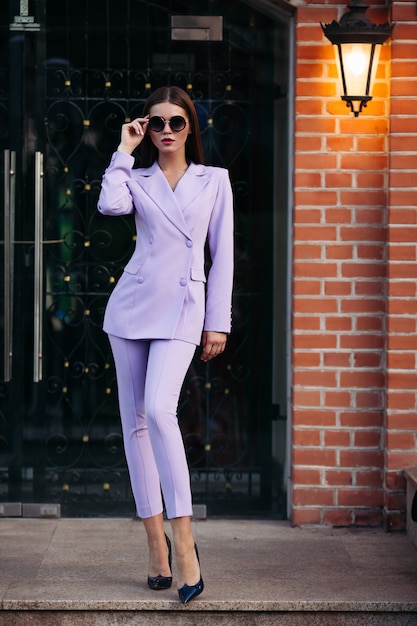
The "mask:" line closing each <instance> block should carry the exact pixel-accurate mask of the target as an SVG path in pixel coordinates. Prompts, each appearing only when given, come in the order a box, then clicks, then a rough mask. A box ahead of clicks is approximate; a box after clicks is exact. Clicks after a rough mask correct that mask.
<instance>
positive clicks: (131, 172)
mask: <svg viewBox="0 0 417 626" xmlns="http://www.w3.org/2000/svg"><path fill="white" fill-rule="evenodd" d="M133 163H134V159H133V157H132V156H130V155H128V154H125V153H122V152H115V153H114V154H113V156H112V159H111V163H110V165H109V167H108V168H107V170H106V171H105V173H104V176H103V181H102V187H101V192H100V197H99V200H98V209H99V211H100V212H101V213H103V214H105V215H127V214H129V213H134V215H135V222H136V233H137V238H136V248H135V251H134V253H133V255H132V257H131V259H130V261H129V262H128V263H127V265H126V267H125V268H124V272H123V274H122V276H121V277H120V279H119V281H118V283H117V285H116V287H115V288H114V290H113V292H112V294H111V296H110V298H109V301H108V304H107V307H106V312H105V316H104V324H103V328H104V330H105V331H106V332H107V333H109V334H111V335H116V336H118V337H124V338H127V339H181V340H183V341H188V342H191V343H195V344H196V345H198V344H199V343H200V341H201V333H202V330H203V329H204V330H214V331H221V332H226V333H228V332H230V328H231V300H232V284H233V199H232V190H231V185H230V180H229V175H228V172H227V170H225V169H223V168H220V167H208V166H205V165H196V164H194V163H191V164H190V166H189V168H188V170H187V171H186V173H185V174H184V176H183V177H182V178H181V180H180V181H179V183H178V185H177V187H176V189H175V191H172V189H171V187H170V185H169V183H168V181H167V180H166V178H165V176H164V174H163V173H162V171H161V170H160V168H159V166H158V164H157V163H154V164H153V165H152V166H151V167H150V168H140V169H132V167H133ZM206 240H208V243H209V248H210V253H211V259H212V265H211V268H210V270H209V272H208V276H207V278H206V276H205V271H204V247H205V242H206Z"/></svg>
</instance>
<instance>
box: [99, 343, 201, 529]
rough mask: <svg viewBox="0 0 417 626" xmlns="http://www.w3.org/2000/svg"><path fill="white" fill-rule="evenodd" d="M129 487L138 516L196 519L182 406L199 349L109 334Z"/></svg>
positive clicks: (186, 345)
mask: <svg viewBox="0 0 417 626" xmlns="http://www.w3.org/2000/svg"><path fill="white" fill-rule="evenodd" d="M109 340H110V344H111V348H112V352H113V357H114V362H115V365H116V375H117V387H118V393H119V408H120V416H121V421H122V431H123V440H124V447H125V454H126V460H127V465H128V468H129V475H130V482H131V485H132V491H133V496H134V499H135V503H136V509H137V514H138V516H139V517H142V518H147V517H153V516H154V515H158V514H160V513H162V511H163V501H162V495H161V488H162V494H163V498H164V503H165V509H166V514H167V517H168V518H169V519H171V518H174V517H184V516H188V515H192V500H191V486H190V472H189V469H188V464H187V459H186V455H185V449H184V442H183V439H182V435H181V431H180V428H179V425H178V419H177V406H178V400H179V395H180V392H181V387H182V384H183V382H184V378H185V375H186V373H187V370H188V368H189V366H190V363H191V359H192V358H193V355H194V351H195V348H196V347H195V345H193V344H191V343H186V342H184V341H177V340H162V339H152V340H142V339H137V340H132V339H123V338H121V337H115V336H114V335H109Z"/></svg>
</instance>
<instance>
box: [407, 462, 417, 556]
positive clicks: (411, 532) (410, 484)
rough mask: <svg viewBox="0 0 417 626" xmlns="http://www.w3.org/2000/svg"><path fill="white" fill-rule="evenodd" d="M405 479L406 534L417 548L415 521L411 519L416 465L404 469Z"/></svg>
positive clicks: (416, 490) (416, 472)
mask: <svg viewBox="0 0 417 626" xmlns="http://www.w3.org/2000/svg"><path fill="white" fill-rule="evenodd" d="M405 477H406V479H407V534H408V536H409V537H410V539H411V542H412V544H413V545H414V547H415V548H417V522H414V521H413V520H412V519H411V509H412V506H413V501H414V498H415V497H417V496H416V493H417V467H408V468H407V469H406V470H405Z"/></svg>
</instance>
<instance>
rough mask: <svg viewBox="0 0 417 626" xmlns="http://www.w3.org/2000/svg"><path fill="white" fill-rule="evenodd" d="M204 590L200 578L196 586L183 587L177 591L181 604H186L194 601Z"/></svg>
mask: <svg viewBox="0 0 417 626" xmlns="http://www.w3.org/2000/svg"><path fill="white" fill-rule="evenodd" d="M203 590H204V581H203V579H202V578H200V580H199V581H198V583H197V584H196V585H183V586H182V587H181V589H178V595H179V597H180V600H181V602H182V603H183V604H187V602H190V601H191V600H194V598H196V597H197V596H199V595H200V593H202V592H203Z"/></svg>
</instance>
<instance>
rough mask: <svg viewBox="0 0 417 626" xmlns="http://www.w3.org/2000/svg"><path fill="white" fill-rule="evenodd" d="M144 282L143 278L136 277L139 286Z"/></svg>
mask: <svg viewBox="0 0 417 626" xmlns="http://www.w3.org/2000/svg"><path fill="white" fill-rule="evenodd" d="M144 282H145V279H144V278H143V276H138V283H139V285H141V284H142V283H144Z"/></svg>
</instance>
